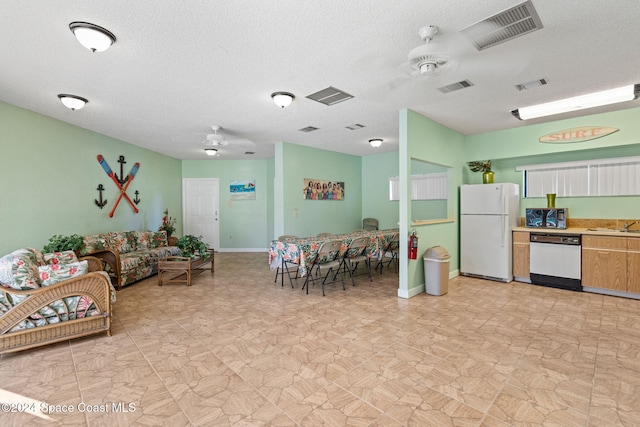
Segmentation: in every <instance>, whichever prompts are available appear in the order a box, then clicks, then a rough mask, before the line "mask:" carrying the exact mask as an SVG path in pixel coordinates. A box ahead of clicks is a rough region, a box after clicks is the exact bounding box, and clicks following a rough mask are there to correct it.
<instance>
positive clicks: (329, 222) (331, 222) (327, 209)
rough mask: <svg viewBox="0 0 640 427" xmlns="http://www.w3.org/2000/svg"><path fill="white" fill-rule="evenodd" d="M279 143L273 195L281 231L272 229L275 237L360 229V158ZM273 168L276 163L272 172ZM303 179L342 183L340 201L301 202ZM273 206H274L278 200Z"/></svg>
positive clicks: (345, 231) (302, 200) (361, 195)
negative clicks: (343, 189)
mask: <svg viewBox="0 0 640 427" xmlns="http://www.w3.org/2000/svg"><path fill="white" fill-rule="evenodd" d="M279 144H280V150H276V157H278V155H281V157H282V159H281V161H282V165H283V167H282V169H281V171H280V172H281V174H282V175H281V177H280V179H278V178H277V179H276V183H277V184H276V185H277V186H278V188H277V189H275V192H276V193H278V192H279V197H280V198H281V200H282V202H281V206H282V218H281V223H280V226H281V227H282V229H281V230H280V229H279V228H278V227H276V230H275V231H276V234H278V235H280V234H294V235H298V236H314V235H316V234H318V233H322V232H331V233H347V232H350V231H353V230H354V229H357V228H362V199H363V194H362V164H361V158H360V157H358V156H352V155H348V154H341V153H336V152H333V151H327V150H320V149H317V148H310V147H305V146H302V145H296V144H290V143H286V142H283V143H279ZM277 167H278V163H277V161H276V170H278V169H277ZM304 178H313V179H322V180H328V181H341V182H344V185H345V196H344V200H334V201H328V200H325V201H322V200H305V199H304V198H303V186H304V185H303V179H304ZM275 203H276V206H277V205H278V197H276V199H275ZM296 212H297V214H296ZM277 216H278V213H277V212H276V217H277Z"/></svg>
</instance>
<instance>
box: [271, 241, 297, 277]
mask: <svg viewBox="0 0 640 427" xmlns="http://www.w3.org/2000/svg"><path fill="white" fill-rule="evenodd" d="M297 238H298V236H294V235H293V234H285V235H282V236H280V237H278V240H279V241H281V242H293V241H295V240H296V239H297ZM289 266H295V269H296V277H295V278H296V279H297V278H298V264H297V263H295V262H293V261H285V260H284V258H283V259H282V262H281V263H280V265H279V266H278V268H277V269H276V278H275V279H274V281H273V283H277V282H278V275H280V281H281V282H282V286H284V272H285V270H286V271H287V276H289V282H290V283H291V287H292V288H293V280H292V279H291V272H290V271H289Z"/></svg>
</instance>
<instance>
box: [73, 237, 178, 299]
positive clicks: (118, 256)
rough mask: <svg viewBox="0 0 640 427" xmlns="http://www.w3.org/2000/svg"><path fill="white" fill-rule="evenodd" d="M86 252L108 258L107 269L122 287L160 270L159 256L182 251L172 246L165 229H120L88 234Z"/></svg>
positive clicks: (106, 260) (84, 252)
mask: <svg viewBox="0 0 640 427" xmlns="http://www.w3.org/2000/svg"><path fill="white" fill-rule="evenodd" d="M83 240H84V248H83V249H82V250H81V251H80V253H81V254H82V255H91V256H94V257H97V258H100V259H102V260H103V261H104V263H105V264H106V265H105V269H106V270H107V272H109V274H110V275H111V280H112V282H113V284H114V286H116V287H117V288H118V290H120V289H122V287H123V286H125V285H128V284H130V283H133V282H136V281H138V280H141V279H144V278H146V277H149V276H151V275H153V274H155V273H157V272H158V259H159V258H164V257H169V256H175V255H181V252H180V249H179V248H178V247H177V246H169V245H168V243H167V233H166V232H165V231H119V232H109V233H101V234H94V235H91V236H84V237H83Z"/></svg>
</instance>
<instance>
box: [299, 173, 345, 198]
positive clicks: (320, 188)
mask: <svg viewBox="0 0 640 427" xmlns="http://www.w3.org/2000/svg"><path fill="white" fill-rule="evenodd" d="M302 196H303V198H304V199H306V200H344V182H341V181H327V180H324V179H312V178H304V180H303V189H302Z"/></svg>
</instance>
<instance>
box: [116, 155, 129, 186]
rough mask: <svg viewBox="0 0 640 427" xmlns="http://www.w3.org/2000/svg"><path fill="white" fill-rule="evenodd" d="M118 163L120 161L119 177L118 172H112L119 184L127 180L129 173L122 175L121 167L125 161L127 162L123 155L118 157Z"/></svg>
mask: <svg viewBox="0 0 640 427" xmlns="http://www.w3.org/2000/svg"><path fill="white" fill-rule="evenodd" d="M118 163H120V178H118V174H117V173H114V175H115V177H116V179H117V180H118V182H119V183H120V185H124V184H125V183H126V182H127V181H128V180H129V175H127V176H124V170H123V167H124V165H125V163H127V162H126V161H125V160H124V156H120V157H118Z"/></svg>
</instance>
